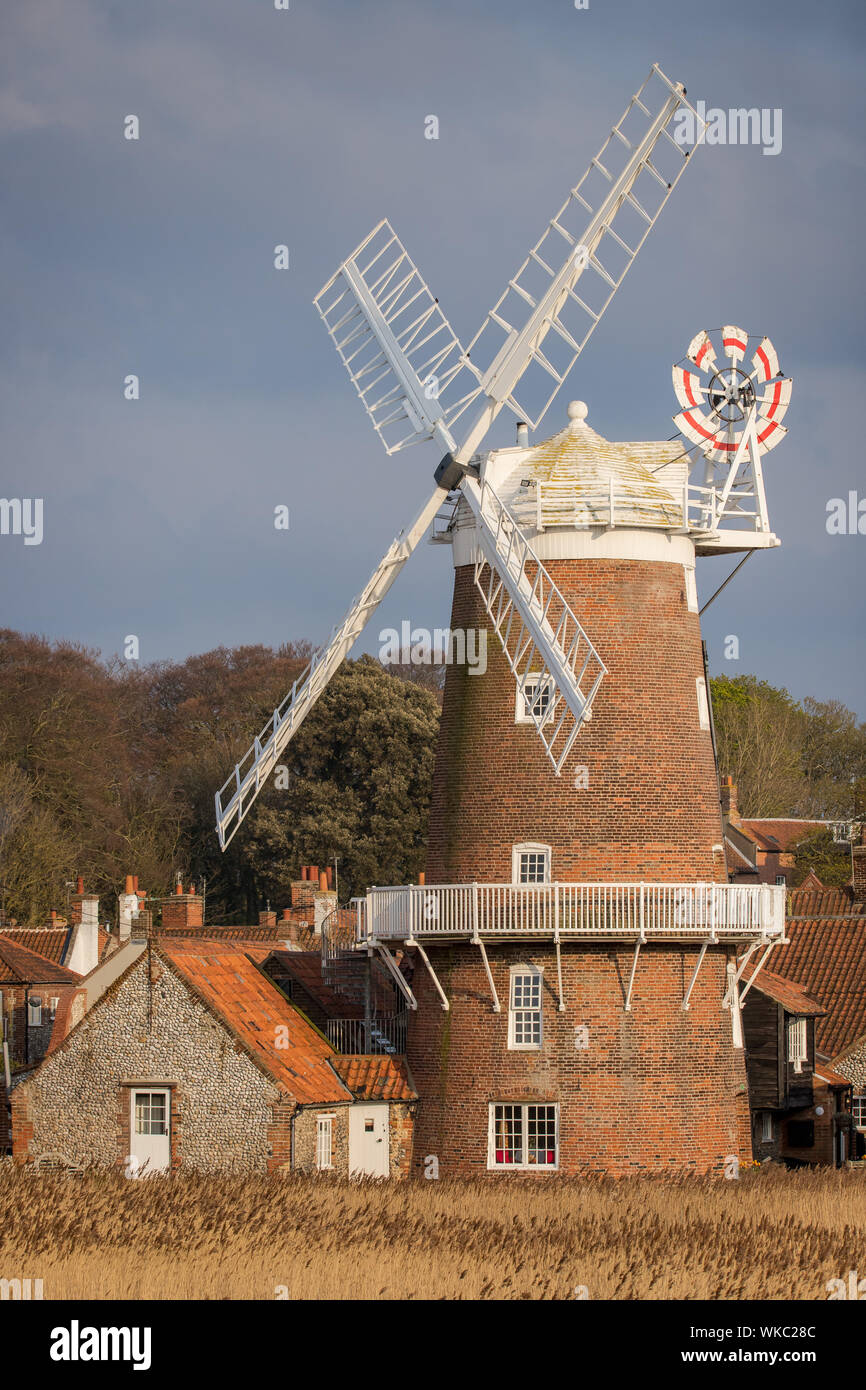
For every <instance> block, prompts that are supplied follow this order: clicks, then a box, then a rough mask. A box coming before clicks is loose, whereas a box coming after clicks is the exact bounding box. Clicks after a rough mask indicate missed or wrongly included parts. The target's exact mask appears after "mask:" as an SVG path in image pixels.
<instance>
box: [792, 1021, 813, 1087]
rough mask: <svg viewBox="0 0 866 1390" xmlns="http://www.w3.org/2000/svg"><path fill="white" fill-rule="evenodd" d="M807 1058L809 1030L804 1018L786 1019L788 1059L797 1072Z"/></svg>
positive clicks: (800, 1070)
mask: <svg viewBox="0 0 866 1390" xmlns="http://www.w3.org/2000/svg"><path fill="white" fill-rule="evenodd" d="M808 1060H809V1030H808V1028H807V1020H806V1019H805V1018H789V1019H788V1061H789V1062H790V1063H791V1064H792V1065H793V1068H794V1071H795V1072H797V1073H798V1074H799V1073H800V1072H802V1070H803V1063H804V1062H808Z"/></svg>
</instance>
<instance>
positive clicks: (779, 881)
mask: <svg viewBox="0 0 866 1390" xmlns="http://www.w3.org/2000/svg"><path fill="white" fill-rule="evenodd" d="M783 885H784V886H785V887H787V886H788V880H787V878H786V877H785V875H784V874H776V887H777V888H781V887H782V886H783Z"/></svg>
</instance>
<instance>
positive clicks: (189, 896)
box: [162, 883, 204, 928]
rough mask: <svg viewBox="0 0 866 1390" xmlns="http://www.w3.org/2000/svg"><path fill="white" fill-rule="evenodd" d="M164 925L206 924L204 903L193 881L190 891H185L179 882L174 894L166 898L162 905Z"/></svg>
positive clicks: (189, 925)
mask: <svg viewBox="0 0 866 1390" xmlns="http://www.w3.org/2000/svg"><path fill="white" fill-rule="evenodd" d="M162 925H163V927H164V928H165V927H201V926H203V925H204V903H203V902H202V899H201V898H200V897H199V896H198V894H197V893H196V891H195V884H194V883H191V884H190V888H189V892H188V893H185V892H184V891H183V884H182V883H179V884H178V885H177V888H176V889H175V892H174V896H173V897H171V898H166V900H165V902H164V903H163V905H162Z"/></svg>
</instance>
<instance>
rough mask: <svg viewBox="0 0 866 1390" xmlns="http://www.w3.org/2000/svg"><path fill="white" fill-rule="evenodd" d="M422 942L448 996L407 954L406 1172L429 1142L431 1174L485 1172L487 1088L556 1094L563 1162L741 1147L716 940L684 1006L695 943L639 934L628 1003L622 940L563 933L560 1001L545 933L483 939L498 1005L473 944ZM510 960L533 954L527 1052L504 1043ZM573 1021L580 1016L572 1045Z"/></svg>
mask: <svg viewBox="0 0 866 1390" xmlns="http://www.w3.org/2000/svg"><path fill="white" fill-rule="evenodd" d="M429 954H430V959H431V962H432V964H433V967H434V969H435V970H436V973H437V975H438V976H439V979H440V980H441V982H442V984H443V986H444V989H445V992H446V994H447V996H448V998H449V1001H450V1004H451V1008H450V1011H449V1012H447V1013H446V1012H444V1011H443V1010H442V1009H441V1008H440V1007H439V1002H438V997H437V996H436V995H435V991H434V987H433V983H432V981H431V980H430V977H429V975H428V974H427V971H426V970H425V969H424V967H423V965H422V963H421V962H420V961H418V962H417V964H416V968H415V974H414V981H413V989H414V991H415V994H416V997H417V999H418V1011H417V1013H413V1014H411V1015H410V1022H409V1040H408V1047H407V1056H408V1062H409V1066H410V1068H411V1070H412V1074H413V1077H414V1080H415V1084H416V1087H417V1089H418V1091H419V1093H420V1096H421V1104H420V1105H419V1108H418V1115H417V1119H416V1130H415V1146H414V1151H415V1157H414V1161H413V1171H414V1172H416V1173H417V1172H421V1171H423V1160H424V1157H425V1155H427V1154H435V1155H437V1156H438V1158H439V1163H440V1173H441V1174H442V1176H451V1175H452V1174H460V1175H472V1174H483V1173H485V1172H487V1134H488V1107H489V1104H490V1103H491V1102H506V1103H507V1102H521V1101H523V1102H526V1101H528V1102H533V1101H537V1102H547V1103H558V1104H559V1106H560V1169H561V1171H563V1172H566V1173H577V1172H579V1171H582V1170H584V1169H589V1170H592V1171H598V1172H610V1173H614V1174H626V1173H637V1172H658V1171H670V1170H671V1169H679V1168H691V1169H692V1170H694V1171H698V1172H703V1171H714V1172H720V1171H721V1170H722V1168H723V1165H724V1160H725V1158H726V1157H727V1156H728V1155H732V1154H734V1155H736V1156H737V1157H738V1158H740V1160H741V1161H744V1162H745V1161H748V1159H750V1158H751V1136H750V1126H749V1108H748V1094H747V1091H746V1072H745V1063H744V1054H743V1051H742V1049H735V1048H734V1047H733V1044H732V1039H731V1019H730V1014H729V1013H728V1012H727V1010H723V1009H722V1008H721V999H722V995H723V993H724V990H725V986H726V977H725V964H726V954H725V952H724V950H723V949H722V948H715V949H714V948H712V947H711V948H710V950H709V951H708V952H707V955H706V957H705V959H704V963H703V966H702V968H701V972H700V975H699V977H698V981H697V984H696V985H695V988H694V991H693V993H692V996H691V1001H690V1008H689V1010H688V1011H684V1010H683V1009H682V999H683V995H684V993H685V991H686V988H687V987H688V983H689V979H690V977H691V973H692V971H693V969H694V965H695V961H696V959H697V948H692V947H686V948H683V949H678V948H673V947H668V946H664V947H659V946H655V945H648V946H646V947H645V948H644V949H643V951H642V952H641V957H640V960H639V963H638V968H637V975H636V978H635V986H634V993H633V998H632V1009H631V1012H629V1013H626V1012H625V1010H624V1008H623V1004H624V999H625V993H626V990H627V987H628V979H629V973H630V970H631V961H632V950H631V949H630V948H626V947H624V946H623V947H617V946H616V945H615V944H613V945H608V944H607V943H599V944H597V945H592V946H588V945H580V946H573V945H570V944H569V945H564V946H563V948H562V971H563V986H564V998H565V1006H566V1007H565V1012H564V1013H560V1012H559V1011H558V1009H557V999H556V957H555V953H554V950H553V948H552V946H551V945H550V943H544V944H541V943H534V942H533V943H529V944H524V943H514V942H509V943H508V944H504V943H503V944H502V945H499V944H496V945H493V946H491V945H490V944H488V955H489V958H490V966H491V970H492V973H493V977H494V982H495V984H496V989H497V992H498V994H499V998H500V1000H501V1002H502V1012H501V1013H500V1014H496V1013H494V1012H493V1010H492V998H491V994H490V990H489V986H488V984H487V979H486V976H485V973H484V967H483V963H482V961H481V957H480V953H479V951H478V949H477V948H476V947H473V946H471V945H451V946H434V947H430V948H429ZM518 963H528V964H534V965H537V966H543V967H544V979H545V987H544V990H543V1023H544V1043H543V1048H542V1050H541V1051H540V1052H517V1051H510V1050H509V1049H508V1046H507V1040H508V991H509V968H510V966H511V965H513V964H518ZM579 1026H583V1027H585V1028H586V1029H587V1030H588V1036H587V1038H586V1041H587V1043H588V1045H587V1046H586V1047H585V1048H580V1049H579V1048H578V1047H577V1046H576V1038H575V1029H576V1028H577V1027H579Z"/></svg>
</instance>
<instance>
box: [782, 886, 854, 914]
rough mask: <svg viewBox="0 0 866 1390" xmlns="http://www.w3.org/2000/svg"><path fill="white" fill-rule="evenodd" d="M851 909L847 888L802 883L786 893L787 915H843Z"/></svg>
mask: <svg viewBox="0 0 866 1390" xmlns="http://www.w3.org/2000/svg"><path fill="white" fill-rule="evenodd" d="M853 910H854V904H853V899H852V897H851V893H850V891H849V889H847V888H824V887H823V886H822V887H821V888H811V887H806V886H805V883H803V884H801V885H800V887H799V888H794V889H792V890H791V892H790V893H789V895H788V916H789V917H844V916H845V915H846V914H847V913H849V912H852V911H853Z"/></svg>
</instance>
